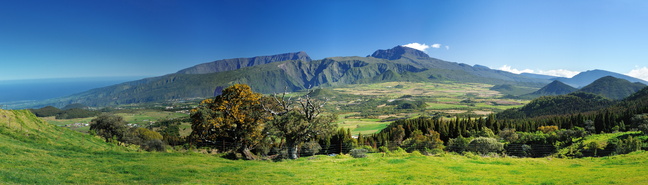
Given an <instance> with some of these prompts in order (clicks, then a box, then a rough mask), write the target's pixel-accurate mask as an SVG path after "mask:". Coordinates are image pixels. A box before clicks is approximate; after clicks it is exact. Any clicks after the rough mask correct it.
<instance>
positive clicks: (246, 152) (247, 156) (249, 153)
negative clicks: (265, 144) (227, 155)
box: [240, 147, 257, 160]
mask: <svg viewBox="0 0 648 185" xmlns="http://www.w3.org/2000/svg"><path fill="white" fill-rule="evenodd" d="M240 152H241V154H243V157H244V158H245V160H257V156H256V155H254V154H253V153H252V151H250V148H248V147H241V150H240Z"/></svg>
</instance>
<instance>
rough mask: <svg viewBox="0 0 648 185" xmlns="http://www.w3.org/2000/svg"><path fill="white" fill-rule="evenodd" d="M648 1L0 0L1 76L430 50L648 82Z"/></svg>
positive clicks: (134, 72)
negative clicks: (596, 71) (264, 57)
mask: <svg viewBox="0 0 648 185" xmlns="http://www.w3.org/2000/svg"><path fill="white" fill-rule="evenodd" d="M645 10H648V1H640V0H615V1H612V0H609V1H602V0H587V1H585V0H582V1H554V0H546V1H508V0H507V1H481V0H479V1H477V0H475V1H470V0H468V1H414V0H405V1H381V0H376V1H355V0H350V1H234V0H223V1H218V0H213V1H211V0H209V1H200V0H191V1H181V0H93V1H87V0H57V1H49V0H21V1H9V0H4V1H0V25H1V28H0V66H1V67H0V80H15V79H38V78H70V77H72V78H74V77H102V76H158V75H164V74H168V73H173V72H176V71H178V70H180V69H183V68H187V67H191V66H193V65H196V64H199V63H205V62H210V61H214V60H218V59H226V58H238V57H252V56H259V55H272V54H280V53H287V52H296V51H305V52H307V53H308V54H309V55H310V56H311V57H312V58H314V59H322V58H324V57H332V56H366V55H369V54H371V53H372V52H374V51H375V50H377V49H387V48H392V47H394V46H396V45H406V44H411V43H418V44H419V45H421V46H423V48H425V47H426V46H427V48H426V49H425V51H426V52H427V53H428V54H429V55H430V56H432V57H435V58H439V59H443V60H447V61H452V62H460V63H466V64H471V65H474V64H480V65H485V66H488V67H491V68H499V69H503V70H508V71H513V72H521V71H526V72H534V73H543V74H556V75H562V76H570V75H574V74H575V72H579V71H585V70H591V69H604V70H609V71H614V72H618V73H623V74H630V75H631V76H635V77H640V78H643V79H647V80H648V68H647V67H648V62H647V61H648V60H647V59H648V44H647V43H648V24H646V20H648V11H645Z"/></svg>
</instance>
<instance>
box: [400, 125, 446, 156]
mask: <svg viewBox="0 0 648 185" xmlns="http://www.w3.org/2000/svg"><path fill="white" fill-rule="evenodd" d="M439 137H440V136H439V133H438V132H435V131H430V133H429V134H428V135H423V133H422V132H421V131H420V130H415V131H414V133H412V137H410V138H408V139H406V140H405V141H403V147H404V148H405V150H406V151H407V152H414V151H419V152H422V153H425V154H428V153H427V150H431V149H441V148H442V147H443V141H441V139H440V138H439Z"/></svg>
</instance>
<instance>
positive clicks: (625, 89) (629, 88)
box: [580, 76, 646, 100]
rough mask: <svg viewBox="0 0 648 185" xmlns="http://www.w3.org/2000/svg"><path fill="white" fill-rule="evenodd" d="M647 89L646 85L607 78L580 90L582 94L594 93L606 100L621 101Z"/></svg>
mask: <svg viewBox="0 0 648 185" xmlns="http://www.w3.org/2000/svg"><path fill="white" fill-rule="evenodd" d="M644 87H646V85H645V84H642V83H639V82H636V83H631V82H630V81H628V80H625V79H619V78H614V77H612V76H606V77H603V78H600V79H598V80H596V81H594V82H592V83H591V84H589V85H587V86H585V87H583V88H581V89H580V91H582V92H588V93H594V94H598V95H601V96H603V97H606V98H610V99H614V100H621V99H624V98H626V97H628V96H630V95H632V94H633V93H635V92H637V91H639V90H641V89H642V88H644Z"/></svg>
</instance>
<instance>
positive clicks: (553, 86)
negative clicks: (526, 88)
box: [524, 80, 578, 97]
mask: <svg viewBox="0 0 648 185" xmlns="http://www.w3.org/2000/svg"><path fill="white" fill-rule="evenodd" d="M575 91H578V89H576V88H574V87H572V86H569V85H567V84H565V83H562V82H560V81H558V80H554V81H553V82H551V83H550V84H548V85H546V86H544V87H542V88H540V89H539V90H537V91H535V92H532V93H529V94H527V95H524V96H527V97H540V96H553V95H563V94H569V93H572V92H575Z"/></svg>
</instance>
